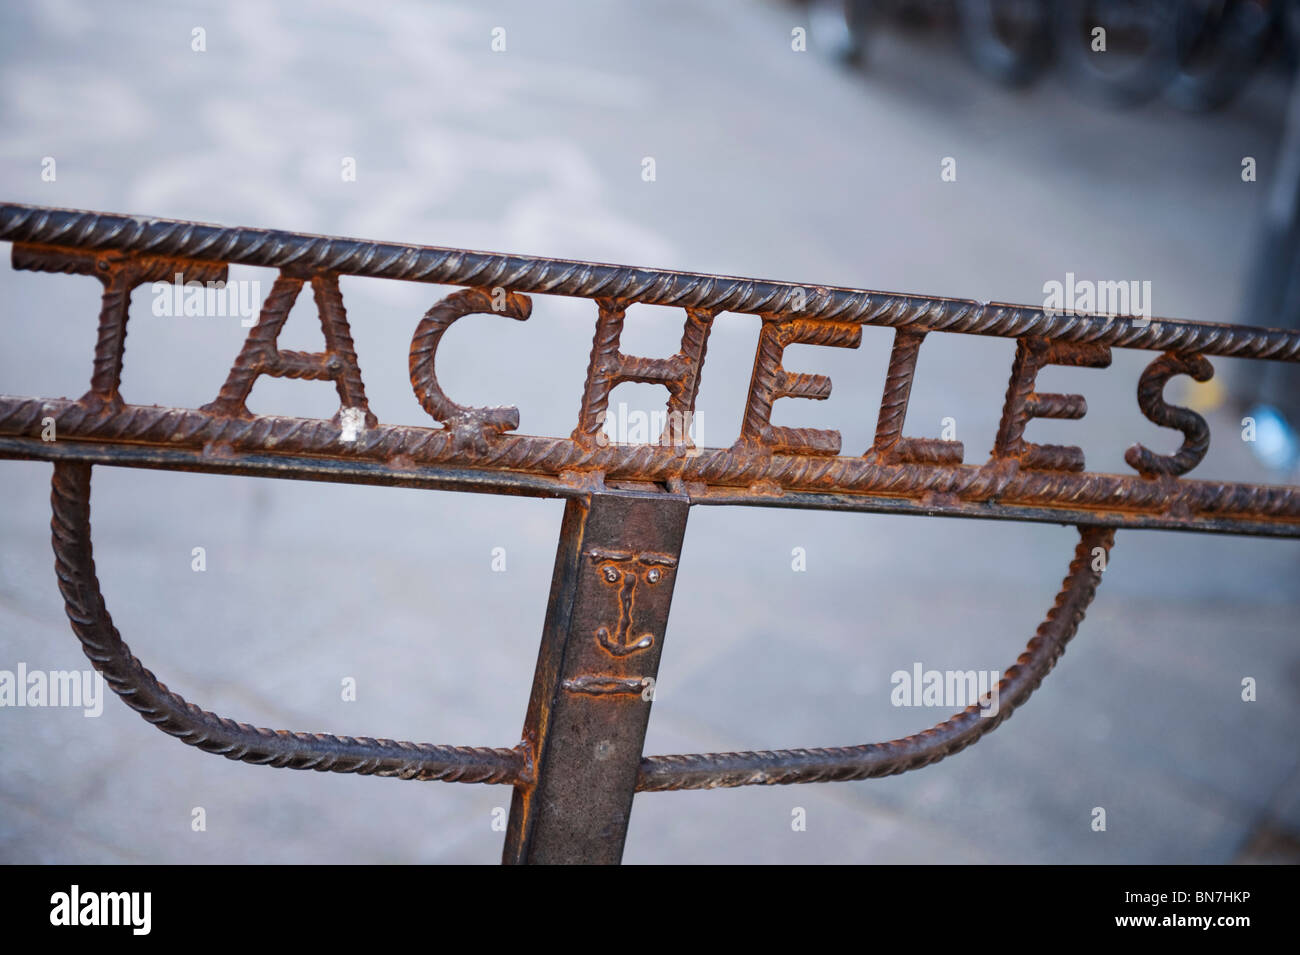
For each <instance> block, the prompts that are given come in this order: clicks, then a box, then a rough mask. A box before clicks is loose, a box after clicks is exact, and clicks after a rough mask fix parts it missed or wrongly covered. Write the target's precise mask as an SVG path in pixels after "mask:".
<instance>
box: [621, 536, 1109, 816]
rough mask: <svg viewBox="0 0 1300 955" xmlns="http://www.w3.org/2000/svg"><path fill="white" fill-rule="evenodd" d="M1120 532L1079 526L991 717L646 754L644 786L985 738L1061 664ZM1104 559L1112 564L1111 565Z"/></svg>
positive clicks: (871, 765)
mask: <svg viewBox="0 0 1300 955" xmlns="http://www.w3.org/2000/svg"><path fill="white" fill-rule="evenodd" d="M1114 541H1115V531H1114V529H1113V528H1109V527H1088V528H1080V529H1079V544H1078V546H1077V547H1075V550H1074V560H1073V561H1071V562H1070V569H1069V572H1068V573H1067V574H1066V577H1065V580H1064V582H1063V583H1062V584H1061V591H1060V593H1058V594H1057V595H1056V603H1055V604H1054V605H1053V606H1052V609H1051V610H1049V611H1048V613H1047V619H1046V620H1044V621H1043V622H1042V623H1041V624H1039V627H1038V632H1037V633H1035V634H1034V637H1033V639H1032V640H1030V641H1029V645H1028V646H1026V647H1025V652H1024V653H1022V654H1021V655H1020V657H1019V658H1018V659H1017V660H1016V662H1015V663H1014V664H1013V665H1012V666H1011V667H1010V668H1009V669H1008V670H1007V671H1006V673H1004V674H1003V675H1002V679H1001V681H999V683H998V700H999V706H998V713H997V715H996V716H991V717H987V718H985V717H983V716H981V715H980V714H981V710H980V706H979V704H978V703H974V704H972V705H971V706H968V707H967V708H966V709H964V710H962V711H961V712H960V713H958V714H956V715H955V716H953V717H952V718H951V719H948V720H946V721H945V722H943V723H940V724H938V725H937V726H934V727H931V728H930V729H928V730H925V731H923V732H920V733H916V734H914V735H912V736H906V737H904V738H902V739H895V740H890V741H889V742H887V743H869V744H867V745H866V746H843V747H836V748H833V749H780V750H768V751H760V752H745V753H697V754H692V755H687V756H651V757H649V758H647V759H643V760H642V761H641V772H640V775H639V777H638V779H637V787H636V788H637V791H638V792H647V791H653V792H657V791H663V790H669V789H719V788H724V787H731V786H756V785H767V786H774V785H784V784H787V783H824V782H838V781H844V780H853V779H873V778H876V777H879V776H894V775H897V774H898V773H905V772H907V771H908V770H909V769H919V768H920V767H922V766H928V765H930V764H931V763H936V762H938V761H939V760H941V759H943V758H944V757H945V756H951V755H953V754H954V753H958V752H960V751H961V750H963V749H965V748H966V747H967V746H970V745H971V744H972V743H975V742H977V741H978V740H979V739H980V737H982V736H984V735H985V734H986V733H990V732H992V731H993V730H994V729H996V728H997V727H998V726H999V725H1000V724H1001V723H1002V721H1003V720H1005V719H1006V718H1007V717H1009V716H1010V715H1011V714H1012V713H1013V712H1014V711H1015V710H1016V708H1017V707H1019V706H1020V705H1021V704H1022V703H1024V702H1025V701H1026V700H1027V699H1029V697H1030V695H1031V694H1032V693H1033V692H1034V690H1036V689H1038V685H1039V684H1040V683H1042V681H1043V678H1044V677H1045V676H1047V674H1048V673H1050V672H1051V670H1052V667H1054V666H1056V661H1057V660H1058V659H1060V656H1061V654H1062V653H1064V652H1065V645H1066V644H1067V643H1068V642H1069V641H1070V638H1071V637H1073V636H1074V634H1075V631H1076V630H1078V628H1079V623H1080V622H1081V621H1082V620H1083V615H1084V612H1085V611H1086V610H1087V609H1088V605H1089V604H1090V603H1091V602H1092V598H1093V595H1094V594H1095V593H1096V592H1097V584H1098V583H1099V582H1100V581H1101V574H1102V572H1101V571H1099V570H1094V569H1093V563H1094V561H1095V560H1096V555H1095V554H1094V551H1095V549H1096V548H1101V549H1102V551H1103V552H1104V553H1105V554H1106V555H1109V553H1110V548H1111V545H1112V544H1113V543H1114ZM1103 566H1104V564H1103Z"/></svg>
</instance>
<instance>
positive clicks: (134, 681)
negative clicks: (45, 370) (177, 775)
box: [50, 462, 524, 784]
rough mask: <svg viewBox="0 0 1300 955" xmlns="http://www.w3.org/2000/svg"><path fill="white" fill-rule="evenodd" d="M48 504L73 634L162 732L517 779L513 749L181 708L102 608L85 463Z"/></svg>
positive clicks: (257, 755)
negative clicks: (242, 719) (313, 729)
mask: <svg viewBox="0 0 1300 955" xmlns="http://www.w3.org/2000/svg"><path fill="white" fill-rule="evenodd" d="M50 502H51V505H52V507H53V512H54V516H53V519H52V520H51V522H50V524H51V528H52V530H53V534H54V558H55V564H54V566H55V571H56V572H57V574H58V578H59V590H60V591H61V592H62V593H63V600H64V603H65V605H66V609H67V612H68V619H69V620H71V621H72V629H73V632H74V633H76V635H77V638H78V639H79V640H80V641H81V646H82V649H83V650H84V651H85V653H86V656H87V657H89V658H90V662H91V663H92V664H93V665H94V667H95V669H96V670H99V671H100V672H101V673H102V674H103V675H104V680H105V682H107V683H108V685H109V686H110V687H112V688H113V692H115V693H117V695H118V696H120V697H121V698H122V700H123V702H125V703H126V705H127V706H129V707H131V708H132V709H133V710H136V711H137V712H138V713H139V714H140V715H141V716H143V717H144V718H145V720H146V721H148V722H150V723H152V724H154V725H155V726H157V727H158V728H159V729H160V730H162V731H163V732H164V733H168V734H170V735H172V736H175V737H177V738H178V739H180V740H182V741H183V742H185V743H188V744H189V745H191V746H197V747H198V748H199V749H201V750H203V751H204V752H208V753H216V754H218V755H221V756H225V757H226V758H227V759H238V760H242V761H244V762H246V763H259V764H262V765H267V766H282V767H287V768H289V769H315V770H318V771H320V772H334V773H359V774H361V775H374V776H397V777H399V778H401V779H420V780H444V781H446V782H460V783H509V784H514V783H517V782H519V781H520V778H521V776H522V775H523V769H524V756H523V753H522V752H521V751H520V750H515V749H489V748H487V747H469V746H435V745H433V744H431V743H407V742H399V741H396V740H391V739H370V738H368V737H360V738H356V737H351V736H332V735H330V734H328V733H295V732H290V731H288V730H271V729H264V728H262V727H257V726H251V725H249V724H247V723H237V722H235V721H234V720H231V719H226V718H225V717H222V716H218V715H216V714H215V713H211V712H208V711H207V710H204V709H201V708H199V707H198V706H195V705H194V704H193V703H188V702H186V701H185V699H184V698H182V697H181V696H180V694H178V693H174V692H173V691H171V690H169V689H167V687H166V686H164V685H163V684H162V683H159V682H158V679H157V678H156V677H155V676H154V675H153V674H152V673H150V672H149V670H147V669H146V668H145V667H144V665H143V664H142V663H141V662H140V661H139V660H138V659H136V657H135V656H134V655H133V654H132V653H131V649H130V648H129V647H128V646H127V645H126V644H125V643H124V642H123V641H122V637H121V635H120V634H119V633H118V632H117V628H116V627H114V626H113V619H112V617H110V616H109V613H108V609H107V607H106V606H105V604H104V597H103V594H102V593H101V592H100V589H99V580H98V579H97V578H96V576H95V561H94V558H93V556H92V554H91V543H90V465H88V464H79V463H68V462H58V463H56V464H55V465H54V480H53V486H52V490H51V494H50Z"/></svg>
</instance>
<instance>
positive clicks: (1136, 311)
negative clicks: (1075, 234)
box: [1043, 272, 1151, 326]
mask: <svg viewBox="0 0 1300 955" xmlns="http://www.w3.org/2000/svg"><path fill="white" fill-rule="evenodd" d="M1043 311H1044V312H1045V313H1046V314H1047V315H1105V316H1107V317H1109V318H1116V317H1120V316H1123V317H1125V318H1132V319H1133V324H1134V325H1137V326H1145V325H1147V324H1149V323H1150V322H1151V282H1150V280H1146V281H1142V282H1139V281H1138V280H1137V279H1129V280H1127V281H1125V280H1120V281H1118V282H1109V281H1107V282H1094V281H1092V280H1091V279H1075V277H1074V273H1073V272H1066V273H1065V281H1064V282H1058V281H1057V280H1056V279H1051V280H1050V281H1047V282H1044V283H1043Z"/></svg>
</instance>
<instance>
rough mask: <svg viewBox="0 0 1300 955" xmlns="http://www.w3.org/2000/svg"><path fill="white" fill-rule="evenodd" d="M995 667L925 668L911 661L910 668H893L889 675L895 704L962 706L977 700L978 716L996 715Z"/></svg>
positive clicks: (998, 676)
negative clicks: (966, 668)
mask: <svg viewBox="0 0 1300 955" xmlns="http://www.w3.org/2000/svg"><path fill="white" fill-rule="evenodd" d="M1001 677H1002V674H1001V673H999V672H998V671H997V670H927V669H925V668H924V667H923V666H922V665H921V664H920V663H913V664H912V669H911V670H895V671H894V672H893V674H891V675H890V677H889V682H890V683H892V684H893V686H894V689H893V690H892V691H891V692H890V694H889V702H891V703H893V704H894V705H895V706H939V707H944V708H946V709H956V710H964V709H966V708H967V707H969V706H974V705H976V704H979V708H980V716H981V717H984V718H988V717H993V716H997V715H998V693H999V687H998V681H999V680H1000V679H1001Z"/></svg>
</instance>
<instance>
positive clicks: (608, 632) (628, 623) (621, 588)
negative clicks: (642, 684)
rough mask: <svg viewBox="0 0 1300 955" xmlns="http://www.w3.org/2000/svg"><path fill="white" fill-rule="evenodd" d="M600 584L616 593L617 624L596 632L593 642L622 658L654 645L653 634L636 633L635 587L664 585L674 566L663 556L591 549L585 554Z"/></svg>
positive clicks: (670, 559)
mask: <svg viewBox="0 0 1300 955" xmlns="http://www.w3.org/2000/svg"><path fill="white" fill-rule="evenodd" d="M587 556H588V557H590V558H591V561H592V563H593V564H595V565H596V570H597V572H598V573H599V574H600V579H601V581H602V582H603V583H604V584H606V585H607V586H608V587H609V588H611V589H612V590H614V591H615V592H616V593H617V595H618V596H617V606H618V623H616V624H614V625H613V626H612V627H609V626H604V627H601V628H600V629H598V630H597V631H596V641H597V642H598V643H599V644H600V645H601V646H602V647H604V648H605V649H606V650H608V651H609V652H610V653H612V654H613V655H614V656H616V657H625V656H627V655H628V654H632V653H636V652H637V651H638V650H645V649H647V648H648V647H650V646H653V645H654V642H655V637H654V634H653V633H637V626H636V619H635V616H634V615H635V612H636V596H637V588H638V587H640V588H641V589H642V591H643V592H644V590H645V589H646V588H648V587H656V586H658V585H659V584H660V583H662V582H664V580H665V579H666V578H667V576H668V575H669V574H670V573H672V571H673V569H674V568H675V567H676V566H677V559H676V558H675V557H670V556H669V555H667V554H655V553H651V552H649V551H643V552H641V553H632V552H630V551H617V550H606V549H604V548H592V549H591V550H590V551H588V552H587Z"/></svg>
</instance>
